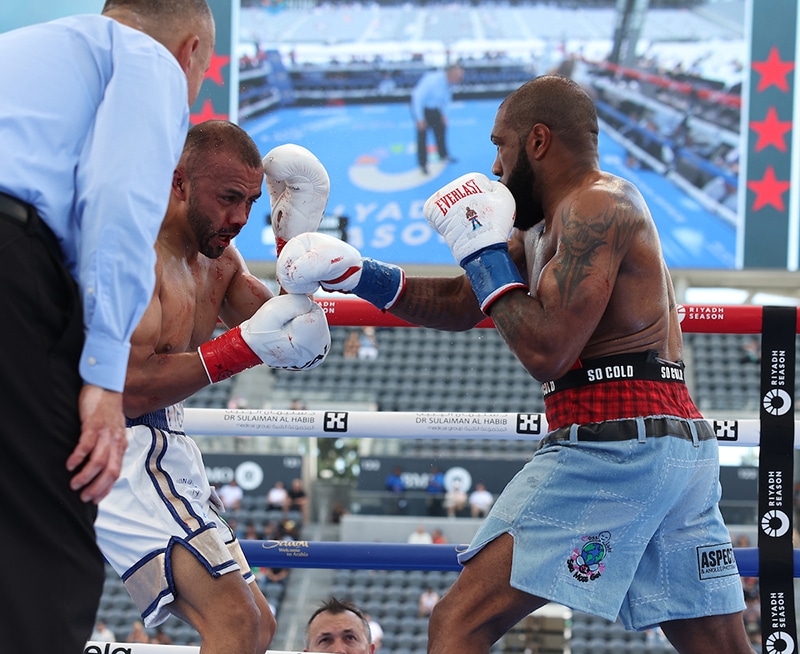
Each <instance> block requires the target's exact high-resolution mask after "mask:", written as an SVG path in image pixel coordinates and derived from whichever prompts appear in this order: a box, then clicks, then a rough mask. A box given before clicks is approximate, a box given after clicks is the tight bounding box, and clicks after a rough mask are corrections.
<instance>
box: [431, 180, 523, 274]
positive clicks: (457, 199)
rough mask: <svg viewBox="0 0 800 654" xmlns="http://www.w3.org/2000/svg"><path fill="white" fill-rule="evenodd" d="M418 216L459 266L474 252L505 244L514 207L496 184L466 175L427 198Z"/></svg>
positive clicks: (492, 181) (507, 193)
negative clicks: (437, 235) (430, 228)
mask: <svg viewBox="0 0 800 654" xmlns="http://www.w3.org/2000/svg"><path fill="white" fill-rule="evenodd" d="M422 213H423V214H425V219H426V220H427V221H428V224H429V225H430V226H431V227H433V228H434V229H435V230H436V231H437V232H438V233H439V234H441V235H442V236H443V237H444V240H445V241H446V242H447V245H449V246H450V250H452V252H453V256H454V257H455V258H456V261H457V262H458V263H459V264H460V263H461V262H462V261H463V260H464V259H465V258H467V257H468V256H469V255H471V254H473V253H475V252H477V251H478V250H482V249H483V248H485V247H489V246H490V245H496V244H498V243H505V242H506V241H508V235H509V234H510V233H511V228H512V227H514V214H515V213H516V203H515V202H514V196H512V195H511V191H509V190H508V189H507V188H506V187H505V186H504V185H503V184H501V183H500V182H496V181H494V180H490V179H489V178H488V177H486V175H483V174H481V173H468V174H466V175H462V176H461V177H459V178H458V179H456V180H454V181H452V182H450V183H449V184H448V185H447V186H444V187H442V188H441V189H439V190H438V191H436V193H434V194H433V195H432V196H431V197H429V198H428V199H427V200H426V202H425V205H424V206H423V207H422Z"/></svg>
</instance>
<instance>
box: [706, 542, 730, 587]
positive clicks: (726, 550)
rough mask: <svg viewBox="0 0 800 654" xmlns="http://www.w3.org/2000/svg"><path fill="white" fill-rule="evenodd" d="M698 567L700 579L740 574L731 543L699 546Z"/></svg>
mask: <svg viewBox="0 0 800 654" xmlns="http://www.w3.org/2000/svg"><path fill="white" fill-rule="evenodd" d="M697 569H698V571H699V573H700V579H716V578H717V577H729V576H731V575H738V574H739V570H738V568H737V567H736V559H735V558H734V556H733V547H732V546H731V544H730V543H721V544H719V545H705V546H703V547H698V548H697Z"/></svg>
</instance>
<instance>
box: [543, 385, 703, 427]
mask: <svg viewBox="0 0 800 654" xmlns="http://www.w3.org/2000/svg"><path fill="white" fill-rule="evenodd" d="M544 406H545V416H546V417H547V428H548V429H549V430H553V429H559V428H561V427H567V426H569V425H572V424H578V425H581V424H585V423H587V422H604V421H606V420H622V419H625V418H637V417H639V416H642V417H644V416H674V417H676V418H688V419H697V418H702V417H703V416H702V415H701V413H700V411H699V410H698V409H697V407H696V406H695V404H694V402H693V401H692V398H691V397H690V396H689V389H687V388H686V384H683V383H680V382H659V381H647V380H638V379H631V380H623V381H609V382H604V383H601V384H587V385H585V386H579V387H578V388H567V389H564V390H563V391H557V392H555V393H552V394H551V395H548V396H547V397H546V398H545V400H544Z"/></svg>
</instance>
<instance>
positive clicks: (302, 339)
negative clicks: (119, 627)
mask: <svg viewBox="0 0 800 654" xmlns="http://www.w3.org/2000/svg"><path fill="white" fill-rule="evenodd" d="M301 154H302V155H303V156H301V157H300V159H295V157H296V155H297V152H296V151H293V150H292V148H289V149H288V151H287V150H286V149H284V150H282V151H281V154H280V156H282V163H283V170H282V173H285V176H286V177H290V176H291V173H292V172H293V171H296V170H297V169H298V168H301V167H302V166H307V165H308V162H307V160H306V159H304V158H303V157H304V156H305V154H304V153H301ZM295 163H296V164H297V165H296V166H295V165H294V164H295ZM315 165H316V166H317V168H319V169H321V170H320V171H319V174H320V175H325V176H326V174H325V172H324V169H322V165H321V164H320V163H319V162H318V161H317V162H316V164H315ZM287 171H288V172H287ZM301 172H302V171H301ZM263 175H264V169H263V164H262V159H261V156H260V153H259V152H258V148H257V147H256V145H255V143H254V142H253V140H252V139H251V138H250V137H249V136H248V135H247V133H246V132H244V130H242V129H241V128H240V127H238V126H236V125H234V124H233V123H230V122H227V121H208V122H205V123H201V124H199V125H196V126H195V127H193V128H192V129H191V130H190V131H189V133H188V136H187V139H186V144H185V147H184V150H183V154H182V156H181V159H180V161H179V163H178V166H177V167H176V169H175V171H174V174H173V177H172V186H171V190H170V199H169V206H168V209H167V213H166V216H165V218H164V222H163V224H162V227H161V231H160V233H159V237H158V241H157V242H156V254H157V265H156V289H155V293H154V294H153V297H152V299H151V301H150V305H149V306H148V308H147V311H146V312H145V315H144V317H143V318H142V320H141V322H140V323H139V326H138V327H137V328H136V331H135V332H134V334H133V337H132V339H131V357H130V363H129V366H128V375H127V379H126V383H125V393H124V407H125V414H126V416H127V418H128V420H127V422H128V429H127V435H128V449H127V452H126V454H125V459H124V461H123V466H122V472H121V474H120V478H119V480H118V481H117V483H116V484H115V485H114V488H113V489H112V491H111V493H110V494H109V495H108V497H106V498H105V499H104V500H103V501H102V502H101V503H100V506H99V515H98V518H97V522H96V531H97V539H98V543H99V545H100V548H101V549H102V551H103V554H104V555H105V556H106V558H107V559H108V561H109V562H110V563H111V565H112V566H113V567H114V569H115V570H116V571H117V572H118V573H119V574H120V575H121V576H122V578H123V580H124V581H125V586H126V588H127V589H128V591H129V593H130V595H131V597H132V598H133V599H134V601H135V602H136V605H137V606H138V608H139V610H140V612H141V614H142V618H143V620H144V623H145V625H146V626H148V627H154V626H157V625H159V624H161V623H162V622H164V620H166V618H167V617H168V615H169V614H170V613H172V614H174V615H176V616H177V617H179V618H181V619H183V620H185V621H186V622H188V623H189V624H191V625H192V626H193V627H195V628H196V629H197V631H198V632H199V633H200V636H201V638H202V641H203V652H204V653H205V652H208V653H209V654H214V653H220V654H221V653H222V652H237V653H242V654H251V653H252V654H262V653H263V652H264V651H265V650H266V649H267V647H268V646H269V643H270V641H271V640H272V636H273V634H274V632H275V626H276V625H275V619H274V617H273V615H272V613H271V612H270V609H269V606H268V604H267V600H266V598H265V597H264V595H263V594H262V592H261V591H260V590H259V588H258V586H257V584H256V583H254V582H255V579H254V576H253V574H252V572H251V570H250V566H249V564H248V563H247V561H246V560H245V558H244V555H243V553H242V550H241V547H240V545H239V543H238V541H237V540H236V536H235V534H234V533H233V531H232V530H231V529H230V528H229V527H228V525H227V524H226V523H225V522H224V520H223V519H222V518H221V517H220V515H219V513H220V512H221V511H222V510H223V506H222V503H221V502H220V501H219V499H218V497H217V496H216V493H215V492H214V491H213V489H212V488H211V487H210V485H209V483H208V479H207V478H206V473H205V466H204V465H203V461H202V458H201V455H200V452H199V450H198V448H197V446H196V444H195V443H194V441H193V440H192V439H191V438H189V437H187V436H186V434H185V433H184V431H183V425H182V418H183V406H182V401H183V400H184V399H186V398H187V397H188V396H189V395H192V394H193V393H195V392H196V391H198V390H200V389H201V388H203V387H205V386H207V385H208V384H209V383H215V382H219V381H222V380H225V379H228V378H229V377H230V376H231V375H234V374H236V373H238V372H241V371H242V370H245V369H247V368H250V367H252V366H254V365H260V364H262V363H263V364H266V365H268V366H271V367H274V368H283V369H291V370H298V371H302V370H308V369H311V368H314V367H315V366H317V365H318V364H319V363H320V362H321V361H322V360H323V359H324V358H325V356H326V354H327V352H328V349H329V347H330V333H329V331H328V326H327V321H326V318H325V315H324V313H323V311H322V309H321V308H320V307H319V305H317V304H316V303H315V302H313V301H312V300H311V299H309V298H308V297H307V296H305V295H302V294H301V295H280V296H277V297H273V294H272V292H271V291H270V290H269V289H268V288H267V287H266V286H265V285H264V284H263V283H262V282H261V281H259V280H258V279H257V278H256V277H254V276H253V275H252V274H250V272H249V271H248V269H247V266H246V265H245V262H244V261H243V259H242V256H241V255H240V254H239V252H238V251H237V250H236V248H235V247H234V246H233V245H232V243H231V242H232V240H233V239H234V238H235V237H236V235H237V234H238V233H239V232H240V230H241V229H242V228H243V227H244V226H245V225H246V224H247V220H248V217H249V214H250V210H251V208H252V206H253V204H254V203H255V202H256V201H257V200H258V199H259V196H260V195H261V185H262V179H263ZM286 177H285V178H286ZM325 199H326V198H315V200H318V201H317V202H316V204H315V208H314V210H313V212H312V213H313V215H314V216H315V221H316V225H317V226H318V225H319V221H320V220H321V218H322V210H323V209H324V204H325V202H324V200H325ZM287 204H288V206H289V207H292V206H294V205H295V204H296V205H298V206H302V205H304V204H305V203H304V196H303V194H302V193H301V194H300V195H299V196H298V195H297V194H295V196H294V197H291V198H287ZM286 211H287V212H290V211H291V209H286ZM309 215H310V214H309ZM303 225H304V228H306V229H307V228H309V227H311V228H315V224H314V220H310V221H309V220H306V221H304V222H303ZM284 229H286V226H285V225H284ZM218 318H219V319H221V320H222V322H223V323H224V324H225V325H226V326H227V327H228V328H229V329H228V331H226V332H224V333H223V334H222V335H221V336H218V337H217V338H215V339H213V340H209V339H210V337H211V336H212V333H213V332H214V329H215V327H216V325H217V320H218Z"/></svg>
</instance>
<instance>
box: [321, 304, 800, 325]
mask: <svg viewBox="0 0 800 654" xmlns="http://www.w3.org/2000/svg"><path fill="white" fill-rule="evenodd" d="M314 299H315V300H316V302H317V303H318V304H319V305H320V306H321V307H322V308H323V309H324V310H325V314H326V316H327V318H328V324H330V325H331V326H335V327H360V326H362V325H371V326H372V327H418V325H413V324H411V323H409V322H406V321H405V320H402V319H400V318H398V317H397V316H394V315H392V314H391V313H387V312H385V311H381V310H380V309H378V308H377V307H375V306H373V305H372V304H370V303H369V302H367V301H365V300H361V299H359V298H342V297H335V296H332V297H317V298H314ZM763 309H764V307H760V306H751V305H746V306H743V305H722V304H720V305H711V304H683V305H678V317H679V318H680V321H681V330H682V331H683V332H684V333H705V334H720V333H723V334H760V333H761V325H762V317H763V313H764V311H763ZM798 313H799V314H800V312H798ZM476 327H480V328H489V327H492V328H493V327H494V323H493V322H492V320H491V318H486V319H485V320H482V321H481V322H479V323H478V324H477V325H476ZM795 330H796V332H797V333H800V315H799V316H798V319H797V321H796V325H795Z"/></svg>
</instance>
